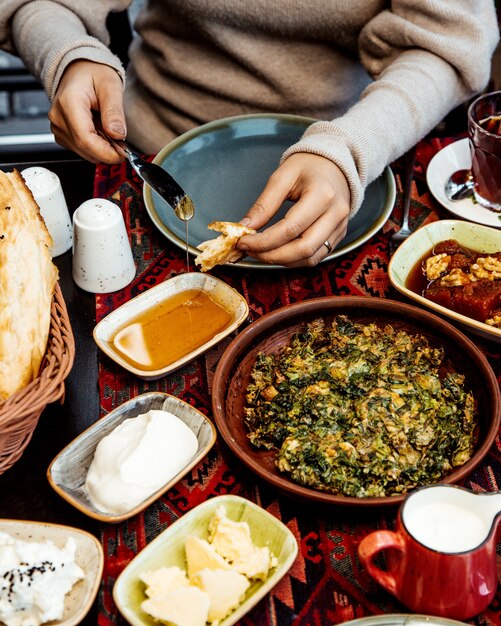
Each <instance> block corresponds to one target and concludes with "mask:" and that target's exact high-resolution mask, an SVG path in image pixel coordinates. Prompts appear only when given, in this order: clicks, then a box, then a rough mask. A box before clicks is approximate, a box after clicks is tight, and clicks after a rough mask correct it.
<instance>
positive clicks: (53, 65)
mask: <svg viewBox="0 0 501 626" xmlns="http://www.w3.org/2000/svg"><path fill="white" fill-rule="evenodd" d="M130 2H131V0H106V1H104V0H2V12H1V17H0V46H1V47H2V48H5V49H6V50H10V51H12V52H14V53H15V54H18V55H19V56H20V57H21V58H22V59H23V61H24V63H25V65H26V67H27V68H28V70H29V71H30V72H31V73H32V74H33V75H34V76H36V77H37V78H38V79H39V80H40V82H41V83H42V84H43V86H44V89H45V91H46V92H47V94H48V96H49V98H50V99H52V98H53V97H54V93H55V91H56V89H57V86H58V84H59V80H60V79H61V76H62V74H63V72H64V70H65V68H66V67H67V66H68V65H69V64H70V63H71V62H72V61H75V60H77V59H86V60H89V61H95V62H96V63H103V64H105V65H109V66H110V67H113V68H114V69H115V70H116V71H117V72H118V73H119V75H120V76H121V78H122V81H124V79H125V75H124V69H123V67H122V64H121V62H120V60H119V59H118V58H117V57H116V56H115V55H114V54H113V53H112V52H111V51H110V50H109V48H108V44H109V33H108V31H107V29H106V17H107V15H108V13H109V12H111V11H119V10H122V9H125V8H126V7H127V6H128V5H129V4H130Z"/></svg>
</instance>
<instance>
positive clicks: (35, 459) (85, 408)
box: [0, 160, 99, 626]
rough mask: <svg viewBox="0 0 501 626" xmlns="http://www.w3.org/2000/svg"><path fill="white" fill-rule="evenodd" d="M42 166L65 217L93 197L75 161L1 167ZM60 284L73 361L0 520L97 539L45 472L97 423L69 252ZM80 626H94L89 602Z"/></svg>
mask: <svg viewBox="0 0 501 626" xmlns="http://www.w3.org/2000/svg"><path fill="white" fill-rule="evenodd" d="M32 165H43V167H47V168H48V169H50V170H51V171H53V172H55V173H56V174H57V175H58V176H59V178H60V179H61V184H62V187H63V190H64V194H65V197H66V201H67V204H68V208H69V210H70V213H73V211H74V210H75V209H76V208H77V207H78V206H79V205H80V204H81V203H82V202H83V201H84V200H87V199H89V198H91V197H92V187H93V178H94V166H93V165H92V164H90V163H87V162H84V161H79V160H61V161H50V162H47V163H13V164H11V163H9V164H0V169H2V170H3V171H11V170H12V169H13V168H14V167H15V168H17V169H19V170H23V169H24V168H26V167H29V166H32ZM54 263H55V264H56V265H57V267H58V269H59V282H60V285H61V289H62V291H63V294H64V298H65V301H66V304H67V307H68V313H69V316H70V320H71V324H72V328H73V333H74V336H75V343H76V355H75V362H74V365H73V368H72V371H71V372H70V374H69V376H68V378H67V379H66V397H65V400H64V403H63V404H59V403H55V404H51V405H49V406H48V407H47V408H46V409H45V410H44V412H43V413H42V415H41V417H40V421H39V423H38V425H37V427H36V429H35V432H34V434H33V438H32V440H31V441H30V443H29V444H28V447H27V448H26V450H25V452H24V454H23V456H22V457H21V459H20V460H19V461H18V462H17V463H16V464H15V465H14V466H13V467H12V468H11V469H9V470H7V471H6V472H5V473H4V474H2V475H0V517H2V518H6V519H19V520H36V521H45V522H52V523H58V524H66V525H69V526H74V527H76V528H81V529H84V530H87V531H89V532H91V533H92V534H94V535H96V536H98V534H99V526H98V522H96V521H95V520H92V519H91V518H89V517H87V516H86V515H84V514H83V513H80V512H79V511H77V510H76V509H75V508H73V507H72V506H71V505H70V504H68V503H67V502H66V501H65V500H63V499H62V498H61V497H60V496H58V495H57V494H56V493H55V491H53V489H52V488H51V487H50V485H49V483H48V480H47V477H46V472H47V468H48V466H49V464H50V462H51V461H52V459H53V458H54V457H55V456H56V455H57V454H58V453H59V452H60V450H61V449H62V448H64V447H65V446H66V445H67V444H68V443H69V442H70V441H71V440H72V439H74V438H75V437H76V436H77V435H78V434H79V433H80V432H82V431H83V430H85V429H86V428H88V427H89V426H90V425H91V424H92V423H93V422H95V421H96V420H97V419H98V418H99V393H98V373H97V347H96V345H95V343H94V340H93V338H92V330H93V328H94V325H95V297H94V295H93V294H91V293H87V292H85V291H83V290H81V289H80V288H78V287H77V286H76V285H75V283H74V282H73V280H72V277H71V250H69V251H68V252H66V253H65V254H63V255H61V256H59V257H56V258H55V259H54ZM82 624H88V625H89V626H90V625H91V624H92V625H93V626H95V625H96V624H97V608H96V603H94V606H93V608H92V609H91V611H90V612H89V614H88V616H87V618H86V619H85V620H84V621H83V622H82Z"/></svg>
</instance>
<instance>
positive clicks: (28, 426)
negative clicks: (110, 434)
mask: <svg viewBox="0 0 501 626" xmlns="http://www.w3.org/2000/svg"><path fill="white" fill-rule="evenodd" d="M74 357H75V341H74V338H73V332H72V330H71V325H70V320H69V317H68V311H67V310H66V304H65V302H64V298H63V294H62V292H61V289H60V287H59V283H57V284H56V289H55V292H54V297H53V299H52V307H51V319H50V330H49V339H48V341H47V351H46V353H45V356H44V359H43V361H42V364H41V366H40V372H39V374H38V377H37V378H35V379H34V380H33V381H31V383H30V384H29V385H28V386H27V387H25V388H24V389H21V390H20V391H18V392H17V393H15V394H14V395H13V396H11V397H10V398H8V399H7V400H5V401H4V402H1V403H0V474H2V473H3V472H5V471H6V470H8V469H9V468H10V467H12V465H13V464H14V463H15V462H16V461H17V460H18V459H19V458H20V457H21V455H22V453H23V452H24V449H25V448H26V446H27V445H28V443H29V441H30V439H31V436H32V434H33V431H34V430H35V426H36V425H37V423H38V418H39V417H40V415H41V413H42V411H43V410H44V408H45V407H46V406H47V404H49V403H50V402H55V401H56V400H62V399H63V398H64V379H65V378H66V376H68V374H69V372H70V370H71V367H72V365H73V359H74Z"/></svg>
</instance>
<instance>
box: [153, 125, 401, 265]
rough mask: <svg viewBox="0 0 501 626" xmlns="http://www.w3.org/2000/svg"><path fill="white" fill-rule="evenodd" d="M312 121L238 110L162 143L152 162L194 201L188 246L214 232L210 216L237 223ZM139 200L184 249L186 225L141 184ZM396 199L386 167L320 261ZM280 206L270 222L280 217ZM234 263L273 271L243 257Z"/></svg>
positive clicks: (350, 244)
mask: <svg viewBox="0 0 501 626" xmlns="http://www.w3.org/2000/svg"><path fill="white" fill-rule="evenodd" d="M314 121H316V120H314V119H311V118H306V117H299V116H295V115H268V114H262V115H243V116H237V117H229V118H225V119H221V120H216V121H214V122H210V123H209V124H205V125H203V126H200V127H198V128H195V129H193V130H191V131H189V132H187V133H185V134H183V135H181V136H180V137H178V138H177V139H175V140H174V141H172V142H171V143H169V144H168V145H167V146H165V148H163V149H162V150H161V151H160V152H159V153H158V154H157V156H156V157H155V159H154V162H155V163H158V164H159V165H161V166H162V167H163V168H164V169H166V170H167V171H168V172H169V173H170V174H172V176H174V178H175V179H176V181H177V182H178V183H179V184H180V185H181V186H182V187H183V189H184V190H185V191H186V193H188V194H189V195H190V196H191V198H192V200H193V202H194V204H195V216H194V217H193V219H191V220H190V222H189V228H188V243H189V250H190V252H191V253H192V254H197V252H198V251H197V250H196V246H197V245H198V244H200V243H201V242H202V241H205V240H207V239H212V238H213V237H215V234H214V232H213V231H211V230H209V229H208V228H207V224H209V222H212V221H214V220H221V221H233V222H235V221H238V220H239V219H241V218H242V217H243V216H244V215H245V213H246V212H247V210H248V209H249V208H250V207H251V206H252V204H253V203H254V201H255V200H256V198H257V197H258V195H259V194H260V193H261V191H262V190H263V189H264V186H265V184H266V182H267V180H268V178H269V176H270V174H271V173H272V172H273V171H274V170H275V169H276V168H277V167H278V164H279V161H280V157H281V156H282V153H283V152H284V151H285V150H286V148H288V147H289V146H291V145H292V144H293V143H295V142H296V141H297V140H298V139H299V138H300V137H301V135H302V134H303V132H304V131H305V129H306V128H307V127H308V126H309V125H310V124H312V123H313V122H314ZM143 193H144V201H145V204H146V209H147V211H148V213H149V215H150V217H151V219H152V220H153V223H154V224H155V225H156V226H157V228H158V229H159V230H160V232H162V233H163V234H164V235H165V236H166V237H167V238H168V239H170V240H171V241H172V242H173V243H174V244H176V245H177V246H179V247H180V248H182V249H183V250H184V248H185V222H182V221H181V220H179V219H178V218H177V217H176V216H175V214H174V212H173V210H172V209H171V208H170V206H168V205H167V204H166V203H165V202H164V201H163V200H162V199H161V198H160V197H159V196H158V195H157V194H156V193H155V192H153V191H151V189H150V187H148V185H144V191H143ZM394 202H395V180H394V178H393V174H392V172H391V170H390V168H389V167H387V168H386V169H385V171H384V173H383V174H382V176H380V177H379V178H378V179H376V180H375V181H374V182H373V183H371V184H370V185H369V187H368V188H367V190H366V193H365V199H364V201H363V203H362V206H361V207H360V210H359V211H358V213H357V214H356V215H355V216H354V217H353V219H352V220H350V222H349V225H348V232H347V234H346V237H345V238H344V239H343V240H342V241H341V243H340V244H339V245H338V247H337V248H336V249H335V250H334V251H333V252H332V254H329V255H328V256H327V257H326V258H325V259H324V261H325V260H330V259H333V258H335V257H338V256H340V255H342V254H345V253H346V252H349V251H350V250H353V249H354V248H357V247H358V246H360V245H361V244H362V243H364V242H365V241H367V239H369V238H370V237H371V236H372V235H374V234H375V233H376V232H377V231H378V230H380V228H382V226H383V224H384V223H385V222H386V220H387V219H388V216H389V215H390V213H391V210H392V208H393V204H394ZM289 206H290V203H288V202H287V203H284V205H283V206H282V208H281V210H280V211H279V212H278V213H277V214H276V215H275V216H274V218H273V220H272V222H271V223H273V222H276V221H278V220H279V219H281V218H282V217H283V215H284V214H285V212H286V211H287V208H288V207H289ZM234 265H237V266H240V267H254V268H259V269H272V268H276V267H277V266H276V265H275V266H273V265H267V264H265V263H262V262H261V261H258V260H257V259H252V258H251V257H246V258H245V259H243V260H241V261H239V262H237V263H235V264H234Z"/></svg>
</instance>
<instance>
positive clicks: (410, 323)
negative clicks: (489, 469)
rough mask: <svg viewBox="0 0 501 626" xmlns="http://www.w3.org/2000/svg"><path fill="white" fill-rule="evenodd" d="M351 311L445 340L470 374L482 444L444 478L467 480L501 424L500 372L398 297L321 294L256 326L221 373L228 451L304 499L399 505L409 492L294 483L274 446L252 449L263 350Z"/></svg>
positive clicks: (216, 406) (237, 343)
mask: <svg viewBox="0 0 501 626" xmlns="http://www.w3.org/2000/svg"><path fill="white" fill-rule="evenodd" d="M334 315H347V316H348V317H349V318H350V319H353V320H355V321H358V322H362V323H364V322H365V323H368V322H372V321H375V322H377V323H379V322H380V323H381V324H386V323H391V324H393V325H394V326H398V327H401V328H403V329H404V330H407V331H410V332H416V333H421V334H423V335H425V336H426V337H427V338H428V340H429V342H430V343H431V345H434V346H443V347H444V350H445V355H446V358H447V359H448V360H449V361H450V363H451V365H452V367H453V368H454V369H455V370H456V371H457V372H459V373H462V374H464V375H465V376H466V378H467V381H468V384H469V386H470V388H471V390H472V391H473V394H474V396H475V398H476V400H477V403H478V431H479V436H478V443H477V449H476V450H475V452H474V454H473V456H472V458H471V459H470V460H469V461H468V462H467V463H465V464H464V465H462V466H461V467H459V468H457V469H455V470H454V471H453V472H451V473H450V474H449V475H448V476H446V477H445V478H444V479H443V480H442V481H441V482H444V483H456V482H458V481H460V480H462V479H463V478H465V477H466V476H467V475H468V474H469V473H470V472H471V471H472V470H473V469H474V468H475V467H476V466H477V465H478V464H479V463H480V461H481V460H482V459H483V458H484V456H485V455H486V454H487V452H488V450H489V448H490V446H491V445H492V443H493V441H494V439H495V437H496V434H497V432H498V429H499V423H500V418H501V394H500V391H499V385H498V383H497V380H496V377H495V375H494V372H493V371H492V368H491V366H490V365H489V363H488V362H487V360H486V358H485V357H484V355H483V354H482V353H481V352H480V350H479V349H478V348H477V347H476V346H475V345H474V344H473V343H472V341H471V340H470V339H468V338H467V337H466V336H465V335H463V333H461V332H460V331H459V330H457V329H456V328H454V326H452V325H451V324H449V323H448V322H446V321H444V320H442V319H441V318H439V317H437V316H435V315H433V314H432V313H430V312H428V311H426V310H423V309H418V308H417V307H414V306H412V305H409V304H403V303H400V302H396V301H393V300H382V299H378V298H365V297H355V296H353V297H352V296H345V297H339V296H332V297H327V298H316V299H313V300H307V301H305V302H300V303H297V304H291V305H289V306H286V307H283V308H281V309H278V310H276V311H273V312H271V313H268V314H267V315H264V316H263V317H262V318H260V319H258V320H257V321H255V322H253V323H252V324H250V325H249V326H248V327H247V328H246V329H245V330H243V331H242V332H241V333H240V334H239V335H238V336H237V337H236V338H235V339H234V340H233V341H232V342H231V344H230V345H229V346H228V348H227V349H226V351H225V352H224V354H223V356H222V358H221V360H220V362H219V364H218V366H217V369H216V372H215V376H214V382H213V387H212V409H213V414H214V420H215V422H216V426H217V429H218V431H219V432H220V433H221V436H222V437H223V439H224V441H225V442H226V444H227V445H228V446H229V448H230V450H231V451H232V452H233V453H234V454H235V455H236V456H237V457H238V458H239V459H240V460H241V461H242V462H243V463H244V464H245V465H246V466H247V467H248V468H249V469H250V470H252V471H253V472H255V473H256V474H257V475H258V476H259V477H260V478H262V479H263V480H264V481H266V482H268V483H269V484H271V485H273V486H274V487H275V488H276V489H277V490H278V491H280V492H281V493H282V494H285V495H288V496H291V497H294V498H296V499H300V500H309V501H314V502H318V503H326V504H336V505H348V506H357V507H363V506H381V505H395V504H399V503H401V502H402V501H403V499H404V497H405V496H403V495H401V496H400V495H399V496H387V497H377V498H355V497H349V496H343V495H337V494H332V493H326V492H323V491H317V490H314V489H311V488H308V487H304V486H302V485H298V484H296V483H293V482H292V481H291V480H289V479H288V478H287V476H286V475H285V474H282V473H280V472H279V471H278V469H277V468H276V467H275V461H274V459H275V452H274V451H269V450H262V449H259V448H256V447H254V446H253V445H252V444H251V443H250V441H249V440H248V438H247V428H246V425H245V422H244V406H245V393H246V389H247V386H248V384H249V382H250V374H251V371H252V368H253V366H254V362H255V360H256V356H257V354H258V352H261V351H264V352H266V353H275V352H278V351H280V349H281V348H282V347H283V346H284V345H286V344H287V343H288V342H289V339H290V337H291V335H292V334H293V333H294V332H296V331H297V330H298V329H299V328H300V327H302V325H303V324H304V323H305V322H307V321H311V320H313V319H316V318H318V317H323V318H324V319H329V317H330V318H332V317H333V316H334Z"/></svg>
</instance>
